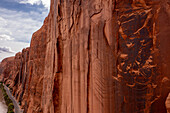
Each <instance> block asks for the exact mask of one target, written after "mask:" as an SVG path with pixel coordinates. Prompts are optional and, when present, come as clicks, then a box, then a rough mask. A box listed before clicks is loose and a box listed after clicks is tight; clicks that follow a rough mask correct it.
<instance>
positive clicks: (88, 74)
mask: <svg viewBox="0 0 170 113" xmlns="http://www.w3.org/2000/svg"><path fill="white" fill-rule="evenodd" d="M87 43H88V47H87V50H88V60H89V61H88V71H87V108H86V109H87V113H90V111H89V110H90V109H89V107H90V97H89V95H90V73H91V71H90V68H91V67H90V65H91V25H90V28H89V32H88V42H87Z"/></svg>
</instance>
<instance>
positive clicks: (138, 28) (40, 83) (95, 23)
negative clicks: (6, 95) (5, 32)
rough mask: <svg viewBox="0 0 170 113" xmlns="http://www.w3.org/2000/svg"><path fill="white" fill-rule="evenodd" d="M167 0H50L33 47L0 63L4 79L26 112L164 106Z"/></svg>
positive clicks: (160, 111)
mask: <svg viewBox="0 0 170 113" xmlns="http://www.w3.org/2000/svg"><path fill="white" fill-rule="evenodd" d="M169 5H170V1H168V0H88V1H86V0H69V1H68V0H60V1H58V0H51V9H50V13H49V15H48V17H47V18H46V19H45V21H44V25H43V26H42V28H41V29H40V30H38V31H37V32H35V33H34V34H33V36H32V40H31V45H30V48H27V49H24V50H23V51H22V53H18V54H17V55H16V56H15V58H14V60H11V61H9V63H8V62H7V63H6V64H4V65H3V66H1V67H3V69H1V70H2V71H1V73H2V74H1V78H2V81H3V82H5V84H9V87H11V89H12V91H13V95H14V96H15V97H16V98H17V100H18V101H19V102H20V103H21V107H22V108H23V109H24V112H27V113H166V112H167V110H168V109H167V108H170V107H168V104H167V105H165V104H166V103H168V102H169V99H167V97H168V94H169V92H170V69H169V67H170V46H169V44H170V38H169V36H170V32H169V30H170V21H169V20H170V7H169ZM3 62H4V61H2V63H1V65H2V64H3ZM10 62H11V63H10ZM12 63H13V64H12ZM4 69H8V71H7V70H4ZM165 102H166V103H165ZM166 106H167V108H166Z"/></svg>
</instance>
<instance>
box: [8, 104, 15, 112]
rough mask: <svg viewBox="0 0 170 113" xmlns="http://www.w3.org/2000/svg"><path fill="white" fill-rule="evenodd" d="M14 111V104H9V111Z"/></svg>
mask: <svg viewBox="0 0 170 113" xmlns="http://www.w3.org/2000/svg"><path fill="white" fill-rule="evenodd" d="M13 109H14V105H13V103H9V104H8V111H13Z"/></svg>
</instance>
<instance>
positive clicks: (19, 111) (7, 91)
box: [4, 85, 23, 113]
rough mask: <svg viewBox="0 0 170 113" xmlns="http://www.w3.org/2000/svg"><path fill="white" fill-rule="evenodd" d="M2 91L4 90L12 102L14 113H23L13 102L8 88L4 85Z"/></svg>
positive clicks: (13, 98)
mask: <svg viewBox="0 0 170 113" xmlns="http://www.w3.org/2000/svg"><path fill="white" fill-rule="evenodd" d="M4 89H5V90H6V93H7V94H8V96H9V98H10V99H11V100H12V102H13V104H14V108H15V113H23V112H22V110H21V109H20V107H19V104H18V103H17V101H16V100H15V97H13V96H12V94H11V92H10V91H9V89H8V87H7V86H6V85H4Z"/></svg>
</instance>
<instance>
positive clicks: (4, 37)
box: [0, 34, 14, 40]
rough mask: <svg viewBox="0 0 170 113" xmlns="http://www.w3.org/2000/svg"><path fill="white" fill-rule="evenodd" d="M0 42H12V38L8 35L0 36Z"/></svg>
mask: <svg viewBox="0 0 170 113" xmlns="http://www.w3.org/2000/svg"><path fill="white" fill-rule="evenodd" d="M0 40H14V38H11V37H10V36H9V35H6V34H2V35H0Z"/></svg>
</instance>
